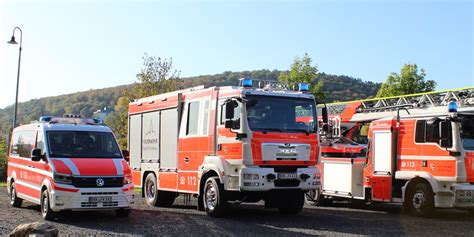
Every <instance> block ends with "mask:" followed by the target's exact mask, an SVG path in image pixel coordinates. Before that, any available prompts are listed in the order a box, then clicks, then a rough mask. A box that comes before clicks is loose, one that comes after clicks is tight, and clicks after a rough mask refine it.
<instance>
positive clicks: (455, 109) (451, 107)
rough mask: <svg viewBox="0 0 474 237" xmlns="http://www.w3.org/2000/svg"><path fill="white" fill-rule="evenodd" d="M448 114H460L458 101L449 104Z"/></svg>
mask: <svg viewBox="0 0 474 237" xmlns="http://www.w3.org/2000/svg"><path fill="white" fill-rule="evenodd" d="M448 112H449V113H456V112H458V104H456V101H451V102H449V103H448Z"/></svg>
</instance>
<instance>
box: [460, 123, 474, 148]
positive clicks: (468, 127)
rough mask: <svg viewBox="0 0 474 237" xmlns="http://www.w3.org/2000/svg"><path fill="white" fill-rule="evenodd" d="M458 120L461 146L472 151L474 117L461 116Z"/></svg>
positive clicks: (473, 143) (473, 144)
mask: <svg viewBox="0 0 474 237" xmlns="http://www.w3.org/2000/svg"><path fill="white" fill-rule="evenodd" d="M459 118H460V133H461V142H462V146H463V147H464V149H466V150H474V115H461V116H459Z"/></svg>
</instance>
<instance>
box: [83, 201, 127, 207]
mask: <svg viewBox="0 0 474 237" xmlns="http://www.w3.org/2000/svg"><path fill="white" fill-rule="evenodd" d="M97 206H98V203H94V202H81V207H97ZM117 206H118V202H104V203H102V207H117Z"/></svg>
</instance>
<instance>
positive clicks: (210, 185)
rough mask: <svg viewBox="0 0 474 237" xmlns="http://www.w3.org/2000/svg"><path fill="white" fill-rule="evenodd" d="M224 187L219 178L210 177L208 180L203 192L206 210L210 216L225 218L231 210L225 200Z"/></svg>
mask: <svg viewBox="0 0 474 237" xmlns="http://www.w3.org/2000/svg"><path fill="white" fill-rule="evenodd" d="M224 192H225V190H224V186H223V185H222V184H221V183H220V181H219V178H218V177H209V178H208V179H207V180H206V184H205V185H204V190H203V195H204V197H203V202H204V210H205V211H206V213H207V214H208V215H209V216H213V217H220V216H223V215H224V214H225V212H226V210H227V209H228V208H229V203H228V202H227V200H226V199H225V193H224Z"/></svg>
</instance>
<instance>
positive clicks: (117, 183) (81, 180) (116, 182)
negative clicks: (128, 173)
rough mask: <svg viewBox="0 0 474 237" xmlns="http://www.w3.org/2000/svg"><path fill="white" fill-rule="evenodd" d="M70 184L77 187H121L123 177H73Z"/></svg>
mask: <svg viewBox="0 0 474 237" xmlns="http://www.w3.org/2000/svg"><path fill="white" fill-rule="evenodd" d="M100 179H101V180H100ZM72 185H74V186H75V187H77V188H116V187H122V185H123V177H73V178H72Z"/></svg>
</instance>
